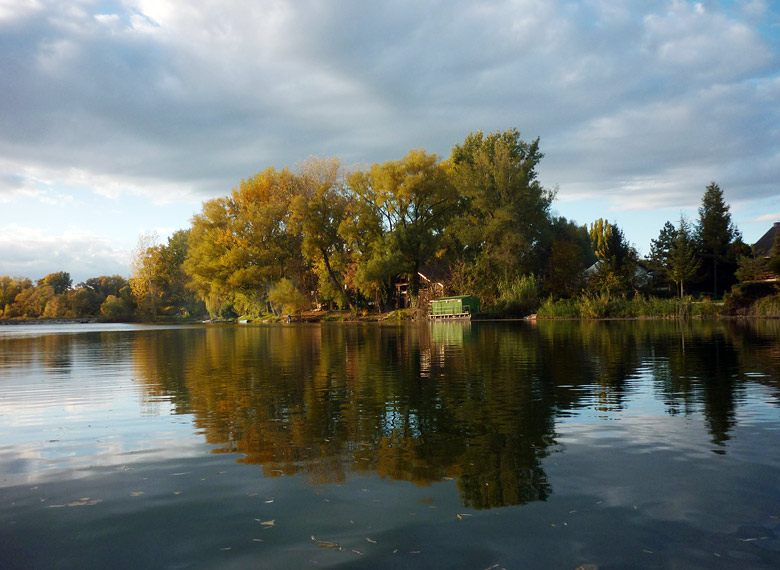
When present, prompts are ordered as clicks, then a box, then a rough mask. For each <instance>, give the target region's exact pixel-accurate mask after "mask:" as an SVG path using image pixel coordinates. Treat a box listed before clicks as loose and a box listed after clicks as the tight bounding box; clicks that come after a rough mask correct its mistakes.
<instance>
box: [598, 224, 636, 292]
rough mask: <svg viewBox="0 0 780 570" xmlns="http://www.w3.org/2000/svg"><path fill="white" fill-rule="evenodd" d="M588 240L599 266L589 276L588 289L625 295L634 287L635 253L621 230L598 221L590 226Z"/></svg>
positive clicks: (613, 225)
mask: <svg viewBox="0 0 780 570" xmlns="http://www.w3.org/2000/svg"><path fill="white" fill-rule="evenodd" d="M590 238H591V241H592V243H593V250H594V252H595V253H596V257H598V259H599V263H598V265H597V267H596V270H595V272H594V273H593V274H592V275H591V279H590V280H591V286H592V287H593V288H595V289H598V290H602V291H604V292H606V293H612V292H622V293H627V292H628V291H630V290H631V289H632V288H633V287H634V279H635V277H636V268H637V263H636V260H637V254H636V250H635V249H634V248H633V247H632V246H631V245H630V244H629V243H628V240H626V237H625V236H624V235H623V231H622V230H621V229H620V228H619V227H618V226H617V225H615V224H610V223H609V221H608V220H605V219H602V218H599V219H598V220H596V221H595V222H593V223H592V224H591V226H590Z"/></svg>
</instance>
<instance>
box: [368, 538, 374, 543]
mask: <svg viewBox="0 0 780 570" xmlns="http://www.w3.org/2000/svg"><path fill="white" fill-rule="evenodd" d="M366 542H370V543H371V544H376V540H374V539H372V538H366Z"/></svg>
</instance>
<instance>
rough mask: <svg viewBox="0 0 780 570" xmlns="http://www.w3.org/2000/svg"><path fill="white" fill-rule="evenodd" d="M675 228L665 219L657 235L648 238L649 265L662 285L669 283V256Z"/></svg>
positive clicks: (675, 231)
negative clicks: (652, 238) (653, 237)
mask: <svg viewBox="0 0 780 570" xmlns="http://www.w3.org/2000/svg"><path fill="white" fill-rule="evenodd" d="M676 233H677V230H676V229H675V227H674V224H672V222H670V221H668V220H667V221H666V223H664V226H663V227H662V228H661V231H660V232H659V233H658V237H657V238H656V239H654V240H650V257H649V259H648V261H649V262H650V267H651V269H652V270H653V272H654V273H655V275H656V278H658V279H659V280H662V281H663V284H664V285H668V284H669V268H668V264H669V256H670V254H671V251H672V247H673V243H674V236H675V234H676Z"/></svg>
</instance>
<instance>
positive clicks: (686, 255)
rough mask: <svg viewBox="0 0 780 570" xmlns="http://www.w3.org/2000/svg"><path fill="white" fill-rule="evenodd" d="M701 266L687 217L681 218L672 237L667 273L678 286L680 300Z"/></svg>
mask: <svg viewBox="0 0 780 570" xmlns="http://www.w3.org/2000/svg"><path fill="white" fill-rule="evenodd" d="M700 266H701V261H700V260H699V257H698V255H697V252H696V244H695V242H694V236H693V232H692V230H691V227H690V224H689V223H688V220H686V219H685V216H682V215H681V216H680V225H679V226H678V227H677V228H676V229H675V231H674V234H673V236H672V244H671V248H670V250H669V255H668V258H667V266H666V267H667V273H668V275H669V277H670V279H671V280H672V281H673V282H674V283H676V284H677V287H678V292H679V293H680V298H682V297H683V296H684V294H685V282H686V281H688V280H690V279H692V278H693V277H694V276H695V275H696V272H697V271H698V270H699V267H700Z"/></svg>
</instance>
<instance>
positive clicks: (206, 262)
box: [184, 168, 305, 316]
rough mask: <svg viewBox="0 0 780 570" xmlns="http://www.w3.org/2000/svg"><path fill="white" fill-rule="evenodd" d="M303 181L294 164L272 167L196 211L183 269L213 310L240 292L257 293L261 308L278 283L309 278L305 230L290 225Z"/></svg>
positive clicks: (253, 296) (244, 294)
mask: <svg viewBox="0 0 780 570" xmlns="http://www.w3.org/2000/svg"><path fill="white" fill-rule="evenodd" d="M299 184H300V181H299V180H298V179H297V178H296V177H295V176H294V175H293V174H292V172H290V171H289V170H287V169H284V170H282V171H276V170H274V169H273V168H268V169H266V170H265V171H264V172H261V173H258V174H257V175H255V176H254V177H252V178H250V179H248V180H242V181H241V184H240V186H239V187H238V188H237V189H235V190H233V192H232V193H231V195H230V196H227V197H224V198H217V199H214V200H209V201H207V202H205V203H204V204H203V210H202V212H201V213H200V214H197V215H195V216H194V218H193V221H192V228H191V231H190V235H189V239H188V244H189V249H188V255H187V259H186V261H185V262H184V269H185V271H186V272H187V274H188V275H189V276H190V278H191V279H192V281H191V287H192V289H193V290H194V291H196V292H197V293H198V295H199V297H200V298H201V299H203V300H204V301H205V302H206V305H207V307H208V308H209V312H210V313H211V314H212V316H215V315H216V314H217V313H219V312H220V311H221V308H222V307H223V306H226V307H227V306H230V305H233V304H234V302H235V301H236V298H237V296H238V297H241V298H243V299H255V300H256V301H257V306H256V307H254V310H255V311H262V309H263V306H262V305H263V304H264V303H265V300H266V299H267V294H268V290H269V288H270V287H271V285H272V284H273V283H275V282H277V281H278V280H280V279H282V278H284V277H288V278H296V279H298V280H300V281H303V280H304V279H305V276H304V267H305V263H304V259H303V255H302V253H301V236H300V234H299V233H296V232H293V231H288V230H289V228H290V227H291V226H292V225H294V224H293V219H292V208H291V205H292V200H293V198H294V197H295V195H296V193H297V192H298V191H299Z"/></svg>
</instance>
